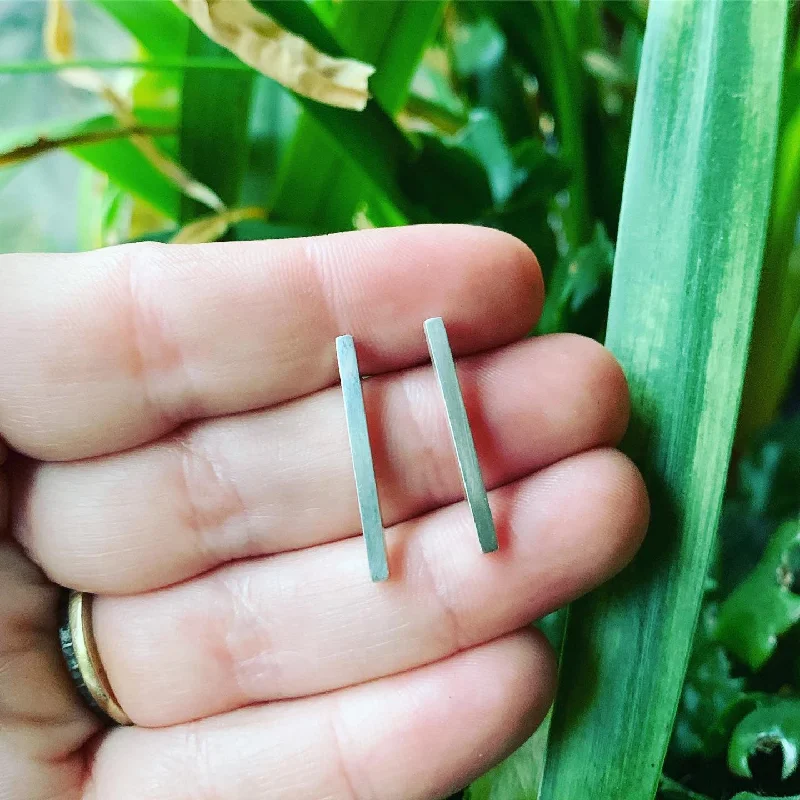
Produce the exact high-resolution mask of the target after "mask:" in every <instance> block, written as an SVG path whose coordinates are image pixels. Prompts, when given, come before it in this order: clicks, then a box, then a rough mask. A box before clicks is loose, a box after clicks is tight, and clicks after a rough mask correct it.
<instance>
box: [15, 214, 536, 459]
mask: <svg viewBox="0 0 800 800" xmlns="http://www.w3.org/2000/svg"><path fill="white" fill-rule="evenodd" d="M0 275H2V282H3V292H2V293H0V436H2V437H5V438H6V440H7V441H8V442H9V443H10V444H11V446H12V447H14V448H16V449H18V450H20V451H22V452H25V453H27V454H29V455H32V456H34V457H36V458H41V459H49V460H56V459H75V458H83V457H88V456H93V455H99V454H103V453H109V452H114V451H117V450H121V449H124V448H128V447H132V446H135V445H138V444H142V443H143V442H147V441H149V440H151V439H154V438H157V437H159V436H161V435H163V434H165V433H167V432H169V431H170V430H172V429H173V428H175V427H177V426H178V425H180V424H181V423H183V422H185V421H187V420H190V419H196V418H199V417H209V416H217V415H220V414H230V413H235V412H239V411H245V410H249V409H253V408H260V407H264V406H269V405H273V404H276V403H280V402H283V401H285V400H288V399H291V398H294V397H297V396H299V395H303V394H308V393H310V392H313V391H315V390H317V389H320V388H323V387H325V386H327V385H330V384H331V383H333V382H335V381H336V379H337V367H336V352H335V343H334V342H335V338H336V336H338V335H340V334H344V333H350V334H352V335H353V337H354V338H355V340H356V344H357V347H358V353H359V363H360V365H361V368H362V370H363V371H364V373H366V374H374V373H378V372H386V371H390V370H394V369H399V368H403V367H408V366H411V365H413V364H415V363H419V362H421V361H423V360H425V359H426V357H427V355H426V354H427V349H426V345H425V337H424V335H423V330H422V323H423V321H424V320H425V319H427V318H428V317H431V316H441V317H444V318H445V320H446V322H447V329H448V332H449V334H450V340H451V343H452V346H453V350H454V351H455V352H456V353H457V354H465V353H471V352H477V351H481V350H485V349H489V348H492V347H496V346H499V345H502V344H505V343H507V342H510V341H513V340H515V339H517V338H519V337H520V336H522V335H524V334H525V333H526V331H528V330H529V329H530V328H531V326H532V325H533V324H534V322H535V320H536V317H537V316H538V314H539V311H540V309H541V303H542V296H543V288H542V279H541V274H540V271H539V265H538V263H537V261H536V258H535V256H534V255H533V253H531V251H530V250H529V249H528V248H527V247H525V245H523V244H522V243H521V242H519V241H518V240H516V239H514V238H513V237H511V236H509V235H507V234H504V233H501V232H499V231H495V230H491V229H486V228H477V227H470V226H459V225H429V226H416V227H409V228H393V229H385V230H372V231H364V232H353V233H344V234H335V235H332V236H325V237H317V238H310V239H294V240H284V241H271V242H232V243H226V244H210V245H185V246H177V245H154V244H137V245H123V246H121V247H113V248H107V249H104V250H98V251H94V252H92V253H83V254H75V255H58V256H50V255H11V256H2V257H0Z"/></svg>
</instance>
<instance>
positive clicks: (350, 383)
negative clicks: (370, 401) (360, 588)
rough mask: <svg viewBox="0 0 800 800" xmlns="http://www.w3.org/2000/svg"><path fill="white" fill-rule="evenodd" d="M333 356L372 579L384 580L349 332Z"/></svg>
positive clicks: (377, 506) (377, 512)
mask: <svg viewBox="0 0 800 800" xmlns="http://www.w3.org/2000/svg"><path fill="white" fill-rule="evenodd" d="M336 357H337V359H338V361H339V377H340V378H341V381H342V394H343V395H344V413H345V417H346V419H347V435H348V437H349V439H350V453H351V455H352V457H353V473H354V474H355V479H356V494H357V495H358V511H359V513H360V515H361V528H362V530H363V532H364V540H365V542H366V545H367V560H368V561H369V571H370V574H371V576H372V580H373V581H385V580H386V579H387V578H388V577H389V564H388V561H387V559H386V541H385V537H384V532H383V521H382V520H381V508H380V504H379V502H378V486H377V484H376V482H375V467H374V465H373V463H372V449H371V448H370V446H369V433H368V432H367V414H366V411H365V409H364V395H363V392H362V391H361V376H360V374H359V371H358V359H357V357H356V347H355V343H354V342H353V337H352V336H339V337H337V339H336Z"/></svg>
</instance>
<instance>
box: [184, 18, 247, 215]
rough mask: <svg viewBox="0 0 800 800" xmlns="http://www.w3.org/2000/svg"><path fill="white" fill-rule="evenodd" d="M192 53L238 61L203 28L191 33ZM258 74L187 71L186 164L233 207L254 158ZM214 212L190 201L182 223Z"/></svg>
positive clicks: (185, 114) (185, 115)
mask: <svg viewBox="0 0 800 800" xmlns="http://www.w3.org/2000/svg"><path fill="white" fill-rule="evenodd" d="M186 47H187V51H186V55H187V56H189V57H190V58H191V57H195V56H202V57H211V58H230V59H236V56H234V55H233V53H230V52H229V51H227V50H226V49H225V48H223V47H220V46H219V45H218V44H216V43H215V42H212V41H211V40H210V39H209V38H207V37H206V35H205V34H204V33H203V32H202V31H200V30H199V29H198V28H195V27H194V26H192V28H191V30H190V32H189V38H188V42H187V45H186ZM254 77H255V73H254V72H242V73H238V72H237V73H233V72H225V71H221V70H192V71H187V72H185V73H184V76H183V86H182V92H181V112H180V119H181V123H180V135H179V145H178V147H179V152H180V160H181V164H182V165H183V166H184V167H185V169H187V170H188V171H189V173H190V174H191V175H192V176H193V177H194V178H195V179H197V180H199V181H200V182H201V183H204V184H205V185H206V186H209V187H210V188H211V189H213V190H214V191H215V192H216V193H217V195H219V197H220V198H221V199H222V201H223V202H224V203H225V204H226V205H229V206H233V205H237V204H238V202H239V199H240V196H241V191H242V184H243V181H244V174H245V169H246V168H247V158H248V147H247V142H248V126H249V111H250V99H251V96H252V92H253V80H254ZM207 212H208V209H206V208H204V207H203V206H202V205H200V204H199V203H198V202H197V201H195V200H192V199H191V198H188V197H184V198H182V201H181V222H188V221H189V220H192V219H194V218H195V217H198V216H201V215H203V214H206V213H207Z"/></svg>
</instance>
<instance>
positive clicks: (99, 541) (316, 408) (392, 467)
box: [16, 336, 628, 594]
mask: <svg viewBox="0 0 800 800" xmlns="http://www.w3.org/2000/svg"><path fill="white" fill-rule="evenodd" d="M459 373H460V379H461V383H462V386H463V389H464V396H465V400H466V403H467V407H468V410H469V413H470V419H471V420H472V422H473V427H474V430H475V436H476V441H477V446H478V450H479V453H480V455H481V461H482V463H483V465H484V478H485V480H486V482H487V485H488V486H489V487H495V486H499V485H502V484H504V483H507V482H509V481H511V480H514V479H516V478H519V477H521V476H522V475H525V474H528V473H529V472H531V471H533V470H535V469H539V468H541V467H544V466H547V465H548V464H551V463H553V462H554V461H558V460H560V459H561V458H564V457H566V456H568V455H571V454H573V453H576V452H580V451H582V450H586V449H590V448H592V447H597V446H600V445H604V444H615V443H616V442H617V441H618V439H619V438H620V436H621V435H622V433H623V431H624V429H625V425H626V422H627V413H628V402H627V389H626V385H625V379H624V376H623V375H622V371H621V370H620V368H619V366H618V365H617V363H616V361H615V360H614V359H613V357H612V356H611V355H610V354H609V353H608V351H606V350H605V349H603V348H602V347H600V346H599V345H598V344H596V343H595V342H593V341H591V340H589V339H584V338H581V337H576V336H554V337H544V338H541V339H536V340H528V341H525V342H521V343H519V344H518V345H516V346H513V347H510V348H506V349H503V350H500V351H494V352H492V353H488V354H483V355H480V356H475V357H472V358H469V359H464V360H462V361H461V362H460V364H459ZM364 388H365V397H366V405H367V411H368V417H369V423H370V432H371V435H372V445H373V454H374V458H375V464H376V471H377V478H378V486H379V490H380V493H381V501H382V508H383V517H384V522H385V524H387V525H391V524H395V523H397V522H400V521H402V520H404V519H409V518H411V517H414V516H417V515H419V514H421V513H423V512H425V511H428V510H430V509H432V508H435V507H437V506H439V505H443V504H446V503H451V502H454V501H455V500H457V499H459V498H460V497H462V496H463V487H462V486H461V479H460V477H459V470H458V466H457V463H456V460H455V456H454V453H453V445H452V439H451V435H450V431H449V428H448V424H447V417H446V414H445V410H444V405H443V403H442V399H441V393H440V391H439V388H438V385H437V384H436V378H435V376H434V375H433V372H432V370H431V369H430V368H421V369H417V370H410V371H407V372H404V373H394V374H392V375H390V376H382V377H379V378H376V379H373V380H369V381H366V382H365V387H364ZM18 475H20V476H22V472H21V471H18ZM23 483H24V484H26V485H24V486H20V488H19V491H18V494H19V496H20V497H25V498H26V501H25V503H22V502H20V503H19V504H18V514H19V519H18V522H17V526H16V527H17V533H18V536H20V537H21V538H22V539H23V541H24V542H25V545H26V547H28V548H29V550H30V551H31V553H32V554H33V555H34V557H35V559H36V560H37V561H38V562H39V563H41V564H42V565H43V566H44V567H45V569H46V570H47V572H48V574H49V575H50V576H51V578H52V579H53V580H55V581H56V582H57V583H61V584H63V585H66V586H72V587H74V588H80V589H83V590H86V591H92V592H100V593H113V594H125V593H132V592H139V591H144V590H149V589H154V588H158V587H160V586H166V585H168V584H170V583H174V582H176V581H179V580H184V579H186V578H188V577H191V576H192V575H197V574H199V573H201V572H205V571H207V570H208V569H211V568H212V567H215V566H217V565H218V564H220V563H223V562H224V561H228V560H232V559H236V558H243V557H246V556H253V555H259V554H265V553H273V552H279V551H282V550H291V549H296V548H301V547H306V546H309V545H313V544H319V543H321V542H325V541H332V540H335V539H340V538H344V537H346V536H350V535H353V534H355V533H357V532H358V531H359V529H360V522H359V515H358V503H357V501H356V496H355V484H354V481H353V474H352V463H351V457H350V450H349V445H348V440H347V433H346V428H345V421H344V410H343V407H342V396H341V391H340V389H338V387H337V388H334V389H331V390H328V391H326V392H321V393H317V394H315V395H313V396H311V397H308V398H304V399H302V400H299V401H297V402H295V403H292V404H286V405H283V406H281V407H279V408H277V409H273V410H270V411H267V412H259V413H253V414H247V415H243V416H241V417H239V418H225V419H221V420H215V421H212V422H207V423H203V424H201V425H199V426H196V427H195V428H193V429H191V430H189V431H187V432H186V433H185V434H184V435H181V437H180V438H176V439H173V440H171V441H168V442H166V443H162V444H158V445H156V446H149V447H145V448H140V449H138V450H134V451H129V452H126V453H122V454H119V455H116V456H111V457H108V458H98V459H93V460H89V461H84V462H72V463H67V464H45V465H42V466H40V467H38V468H37V469H36V470H35V471H34V472H33V473H32V475H31V476H30V477H29V479H28V480H27V481H23ZM333 498H335V501H333Z"/></svg>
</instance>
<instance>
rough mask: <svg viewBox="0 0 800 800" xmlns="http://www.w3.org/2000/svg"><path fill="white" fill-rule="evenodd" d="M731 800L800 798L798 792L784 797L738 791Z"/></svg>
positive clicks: (786, 799) (798, 799)
mask: <svg viewBox="0 0 800 800" xmlns="http://www.w3.org/2000/svg"><path fill="white" fill-rule="evenodd" d="M731 800H800V794H793V795H792V796H791V797H790V796H788V795H787V796H785V797H767V796H766V795H764V794H753V793H752V792H739V794H737V795H736V796H735V797H732V798H731Z"/></svg>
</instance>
